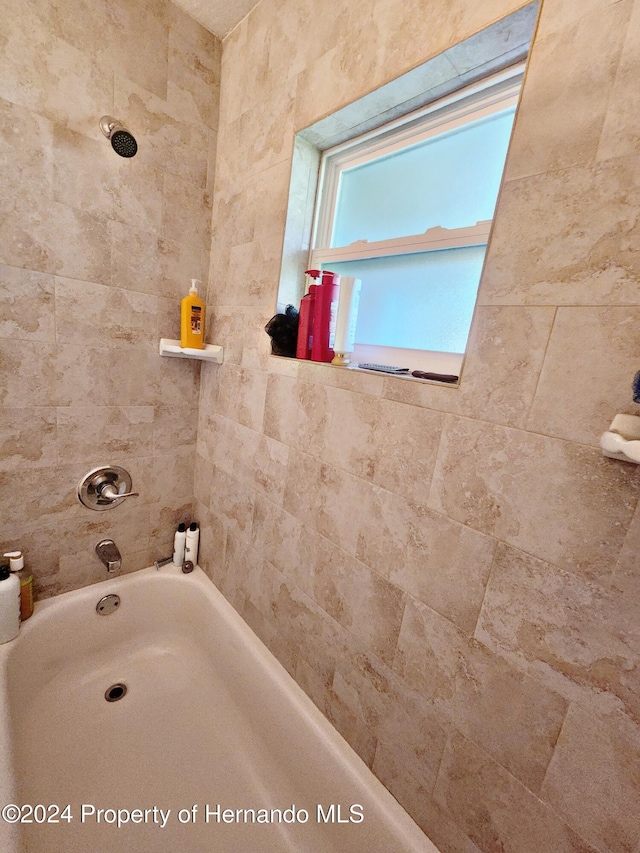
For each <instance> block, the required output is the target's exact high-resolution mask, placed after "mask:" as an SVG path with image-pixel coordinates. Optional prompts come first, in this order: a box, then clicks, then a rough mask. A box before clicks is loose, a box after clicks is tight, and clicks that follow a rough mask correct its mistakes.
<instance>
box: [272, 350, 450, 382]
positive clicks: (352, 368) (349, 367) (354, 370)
mask: <svg viewBox="0 0 640 853" xmlns="http://www.w3.org/2000/svg"><path fill="white" fill-rule="evenodd" d="M270 358H273V359H277V361H278V362H282V363H284V364H291V365H293V364H312V365H315V366H317V367H329V368H331V369H332V370H339V371H342V372H345V371H347V372H348V373H350V374H352V375H356V374H359V375H361V376H380V377H382V378H383V379H401V380H402V381H403V382H417V383H419V384H421V385H436V386H437V387H439V388H459V387H460V378H459V377H458V381H457V382H448V381H442V380H438V379H424V378H421V377H419V376H412V375H411V373H386V372H383V371H378V370H367V369H364V368H362V367H359V366H358V364H357V363H356V364H345V365H342V364H331V362H329V361H311V359H306V358H291V357H290V356H286V355H273V354H270Z"/></svg>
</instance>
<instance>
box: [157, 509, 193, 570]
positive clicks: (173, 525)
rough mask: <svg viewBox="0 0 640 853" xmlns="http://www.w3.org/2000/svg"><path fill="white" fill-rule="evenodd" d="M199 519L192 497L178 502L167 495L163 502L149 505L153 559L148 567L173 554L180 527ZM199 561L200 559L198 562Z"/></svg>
mask: <svg viewBox="0 0 640 853" xmlns="http://www.w3.org/2000/svg"><path fill="white" fill-rule="evenodd" d="M197 518H198V516H197V515H196V514H195V513H194V508H193V500H192V499H191V496H189V497H188V498H186V499H185V498H178V499H177V500H176V499H174V497H173V495H165V496H163V500H160V501H156V502H155V503H151V504H150V505H149V523H150V527H149V548H150V549H151V552H152V556H153V559H151V560H150V561H149V562H148V563H147V564H146V565H148V566H151V565H153V561H154V560H159V559H164V558H165V557H168V556H169V554H173V539H174V536H175V532H176V530H177V529H178V525H179V524H185V525H188V524H189V523H190V522H191V521H192V520H195V519H197ZM199 559H200V558H199V557H198V562H199Z"/></svg>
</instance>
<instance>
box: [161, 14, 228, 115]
mask: <svg viewBox="0 0 640 853" xmlns="http://www.w3.org/2000/svg"><path fill="white" fill-rule="evenodd" d="M221 59H222V42H221V41H220V39H218V38H216V37H215V36H214V35H212V34H211V33H209V32H208V31H207V30H205V29H204V27H202V28H201V32H200V33H197V34H195V37H194V34H193V33H188V34H182V33H181V32H179V31H178V30H176V29H175V28H172V29H171V31H170V32H169V66H168V84H167V103H168V105H169V107H171V108H172V109H174V110H176V112H178V113H179V114H180V115H182V116H184V118H185V120H187V121H190V122H192V123H194V124H204V125H206V126H207V127H210V128H212V129H213V130H216V129H217V127H218V110H219V100H220V63H221Z"/></svg>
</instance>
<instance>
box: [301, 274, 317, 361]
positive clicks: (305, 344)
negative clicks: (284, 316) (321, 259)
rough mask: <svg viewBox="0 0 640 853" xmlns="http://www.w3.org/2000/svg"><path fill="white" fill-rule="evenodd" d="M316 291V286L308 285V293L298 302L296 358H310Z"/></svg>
mask: <svg viewBox="0 0 640 853" xmlns="http://www.w3.org/2000/svg"><path fill="white" fill-rule="evenodd" d="M317 289H318V285H317V284H310V285H309V293H307V294H306V296H303V297H302V300H301V301H300V314H299V318H298V344H297V347H296V358H311V344H312V342H313V313H314V308H315V304H316V290H317Z"/></svg>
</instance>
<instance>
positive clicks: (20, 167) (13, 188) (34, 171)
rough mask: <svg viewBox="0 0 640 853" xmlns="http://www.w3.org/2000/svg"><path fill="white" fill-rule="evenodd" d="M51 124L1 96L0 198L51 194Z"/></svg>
mask: <svg viewBox="0 0 640 853" xmlns="http://www.w3.org/2000/svg"><path fill="white" fill-rule="evenodd" d="M53 131H54V125H53V124H52V123H51V122H50V121H48V120H47V119H45V118H43V117H42V116H40V115H38V114H37V113H34V112H32V111H31V110H27V109H24V108H23V107H20V106H18V105H17V104H12V103H10V102H9V101H5V100H2V99H0V144H1V145H2V151H3V156H2V159H1V160H0V198H2V199H3V202H4V204H6V203H7V202H8V201H9V200H10V199H13V198H15V196H17V195H26V196H28V197H33V196H34V195H44V196H45V197H47V198H52V196H53V164H54V160H53Z"/></svg>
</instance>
